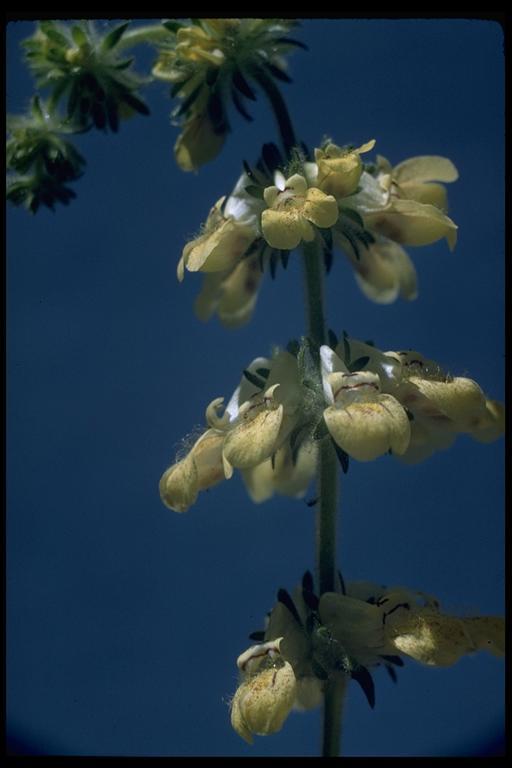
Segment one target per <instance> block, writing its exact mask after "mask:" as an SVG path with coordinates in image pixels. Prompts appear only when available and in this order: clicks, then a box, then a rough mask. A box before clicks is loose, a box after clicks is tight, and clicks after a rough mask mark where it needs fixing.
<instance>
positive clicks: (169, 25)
mask: <svg viewBox="0 0 512 768" xmlns="http://www.w3.org/2000/svg"><path fill="white" fill-rule="evenodd" d="M162 26H164V27H165V28H166V29H168V30H169V32H174V34H176V32H177V31H178V30H179V29H181V28H182V27H183V24H180V22H179V21H171V20H168V21H162Z"/></svg>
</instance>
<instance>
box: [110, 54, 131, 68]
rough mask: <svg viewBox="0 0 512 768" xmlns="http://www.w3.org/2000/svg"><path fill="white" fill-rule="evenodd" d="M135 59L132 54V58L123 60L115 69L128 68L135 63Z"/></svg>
mask: <svg viewBox="0 0 512 768" xmlns="http://www.w3.org/2000/svg"><path fill="white" fill-rule="evenodd" d="M134 60H135V57H134V56H132V57H131V58H130V59H126V61H121V62H120V63H119V64H116V65H115V67H114V69H119V70H122V69H128V67H130V66H131V65H132V64H133V62H134Z"/></svg>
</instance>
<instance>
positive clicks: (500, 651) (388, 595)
mask: <svg viewBox="0 0 512 768" xmlns="http://www.w3.org/2000/svg"><path fill="white" fill-rule="evenodd" d="M363 595H366V600H364V599H363ZM319 613H320V618H321V620H322V623H323V624H325V626H326V627H327V628H328V629H329V631H330V632H331V633H332V635H333V637H334V638H335V639H336V640H337V641H338V642H339V643H341V644H342V645H343V646H344V647H345V649H346V650H347V652H348V653H349V654H350V655H351V656H353V657H354V658H355V659H357V660H359V662H360V663H362V664H365V665H371V664H376V663H379V662H381V660H382V656H386V655H393V654H396V653H397V652H398V653H399V654H403V655H406V656H410V657H411V658H413V659H415V660H416V661H419V662H421V663H422V664H427V665H428V666H438V667H446V666H450V665H452V664H454V663H455V662H457V661H458V660H459V659H460V658H461V657H462V656H464V655H466V654H469V653H475V652H477V651H487V652H489V653H492V654H493V655H495V656H498V657H499V656H503V655H504V652H505V622H504V619H503V618H501V617H497V616H476V617H465V618H464V617H458V616H450V615H449V614H445V613H442V612H441V611H440V607H439V602H438V601H437V600H435V599H434V598H432V597H429V596H426V595H425V594H424V593H421V592H414V591H412V590H409V589H407V588H404V587H392V588H384V587H379V586H378V585H372V584H371V583H370V582H361V583H358V582H354V584H350V583H349V584H348V585H347V594H346V595H340V594H337V593H334V592H327V593H325V594H324V595H322V597H321V598H320V608H319Z"/></svg>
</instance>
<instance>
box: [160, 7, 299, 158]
mask: <svg viewBox="0 0 512 768" xmlns="http://www.w3.org/2000/svg"><path fill="white" fill-rule="evenodd" d="M294 24H296V21H295V20H289V21H287V20H278V19H195V20H194V24H193V25H190V26H186V25H185V24H182V23H181V22H178V21H171V20H169V21H167V22H164V27H166V28H167V30H168V35H166V36H164V37H163V38H162V41H161V46H160V47H159V52H158V57H157V61H156V63H155V65H154V67H153V70H152V74H153V76H154V77H156V78H159V79H161V80H164V81H166V82H168V83H171V84H172V89H171V96H172V97H176V98H177V99H179V103H178V106H177V107H176V108H175V109H174V111H173V113H172V118H173V122H175V123H176V124H178V125H180V126H181V127H182V133H181V134H180V136H179V137H178V140H177V142H176V145H175V155H176V161H177V163H178V165H179V166H180V167H181V169H182V170H184V171H196V170H197V169H198V168H199V167H200V166H201V165H203V164H204V163H207V162H209V161H210V160H213V159H214V158H215V157H216V156H217V154H218V153H219V152H220V150H221V148H222V146H223V144H224V140H225V138H226V136H227V133H228V132H229V129H230V128H229V108H230V102H231V101H232V102H233V105H234V106H235V107H236V109H237V110H238V111H239V112H240V113H241V114H242V115H243V116H244V117H245V118H246V119H248V120H251V119H252V118H251V116H250V115H249V113H248V110H247V108H246V105H245V100H246V99H248V100H254V99H255V98H256V95H255V93H254V91H253V89H252V87H251V85H250V84H249V82H250V81H251V80H256V83H257V80H258V78H257V72H258V71H259V69H260V67H261V66H264V67H265V69H266V72H267V77H270V78H272V77H276V78H279V77H286V75H285V71H286V67H287V61H286V55H287V54H288V53H290V52H291V51H292V50H293V49H294V48H295V47H296V46H297V45H298V46H300V45H301V43H300V42H298V41H296V40H294V39H293V38H290V37H288V35H287V33H288V31H289V30H290V28H291V27H292V26H294ZM162 32H164V30H163V29H162ZM164 35H165V33H164Z"/></svg>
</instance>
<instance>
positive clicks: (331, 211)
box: [302, 187, 339, 229]
mask: <svg viewBox="0 0 512 768" xmlns="http://www.w3.org/2000/svg"><path fill="white" fill-rule="evenodd" d="M302 213H303V214H304V216H305V217H306V219H309V221H312V222H313V224H316V226H317V227H321V228H323V229H326V228H328V227H332V226H333V225H334V224H336V222H337V220H338V215H339V210H338V203H337V202H336V199H335V198H334V197H333V196H332V195H326V194H325V193H324V192H322V191H321V190H320V189H317V188H316V187H310V188H309V189H308V191H307V193H306V199H305V202H304V205H303V208H302Z"/></svg>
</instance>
